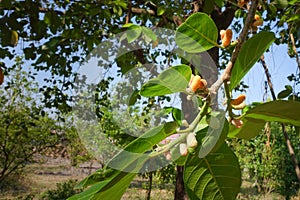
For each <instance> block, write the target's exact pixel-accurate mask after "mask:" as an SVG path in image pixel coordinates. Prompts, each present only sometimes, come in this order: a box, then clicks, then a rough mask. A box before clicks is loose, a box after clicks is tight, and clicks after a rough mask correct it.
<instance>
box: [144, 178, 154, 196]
mask: <svg viewBox="0 0 300 200" xmlns="http://www.w3.org/2000/svg"><path fill="white" fill-rule="evenodd" d="M152 178H153V174H152V172H150V173H149V185H148V190H147V197H146V199H147V200H150V198H151V190H152Z"/></svg>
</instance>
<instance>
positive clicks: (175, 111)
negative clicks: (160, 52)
mask: <svg viewBox="0 0 300 200" xmlns="http://www.w3.org/2000/svg"><path fill="white" fill-rule="evenodd" d="M172 117H173V119H174V120H175V121H176V122H177V123H178V124H179V125H181V124H182V120H183V119H184V116H183V113H182V111H181V110H180V109H178V108H173V109H172Z"/></svg>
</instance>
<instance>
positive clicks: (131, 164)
mask: <svg viewBox="0 0 300 200" xmlns="http://www.w3.org/2000/svg"><path fill="white" fill-rule="evenodd" d="M177 127H178V124H177V123H176V122H168V123H166V124H164V125H160V126H158V127H155V128H154V129H152V130H150V131H148V132H146V133H145V134H143V135H142V136H140V137H139V138H137V139H136V140H134V141H133V142H131V143H130V144H128V145H127V146H126V147H125V148H124V150H122V151H121V152H119V153H118V154H117V155H116V156H115V157H114V158H112V160H111V161H110V162H109V163H108V164H107V166H106V167H105V168H104V169H101V170H98V171H96V172H95V173H94V174H92V175H90V176H89V177H87V178H85V179H84V180H83V181H81V182H80V183H79V186H81V187H87V186H90V185H92V186H91V187H90V188H89V189H87V190H86V191H84V192H82V193H80V194H77V195H74V196H72V197H70V198H69V200H75V199H76V200H77V199H101V200H111V199H121V197H122V195H123V193H124V192H125V189H126V188H127V186H128V185H129V184H130V182H131V180H132V179H133V178H134V177H135V175H136V173H137V172H138V171H139V170H140V169H142V167H143V166H144V163H145V162H146V161H147V160H148V159H149V156H148V154H145V152H147V151H149V150H151V149H152V147H153V146H154V145H155V144H157V143H159V142H160V141H161V140H163V139H164V138H166V137H168V136H170V135H172V134H174V133H176V128H177ZM114 168H116V169H118V170H116V169H114ZM104 170H107V171H108V173H105V172H104V173H102V172H103V171H104ZM129 172H134V173H129Z"/></svg>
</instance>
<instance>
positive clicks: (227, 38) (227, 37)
mask: <svg viewBox="0 0 300 200" xmlns="http://www.w3.org/2000/svg"><path fill="white" fill-rule="evenodd" d="M220 36H221V40H222V46H223V47H225V48H226V47H228V46H229V45H230V43H231V39H232V30H231V29H226V30H221V31H220Z"/></svg>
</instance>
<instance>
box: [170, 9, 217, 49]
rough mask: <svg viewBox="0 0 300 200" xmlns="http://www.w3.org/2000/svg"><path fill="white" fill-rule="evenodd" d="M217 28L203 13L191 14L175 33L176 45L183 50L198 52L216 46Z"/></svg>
mask: <svg viewBox="0 0 300 200" xmlns="http://www.w3.org/2000/svg"><path fill="white" fill-rule="evenodd" d="M217 39H218V29H217V26H216V24H215V23H214V21H213V20H212V19H211V18H210V17H209V16H208V15H207V14H205V13H199V12H198V13H195V14H192V15H191V16H190V17H189V18H188V19H187V20H186V21H185V22H184V23H182V24H181V25H180V26H179V27H178V29H177V31H176V34H175V41H176V43H177V45H178V46H179V47H180V48H182V49H183V50H184V51H187V52H191V53H199V52H203V51H206V50H209V49H211V48H212V47H214V46H217Z"/></svg>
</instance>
